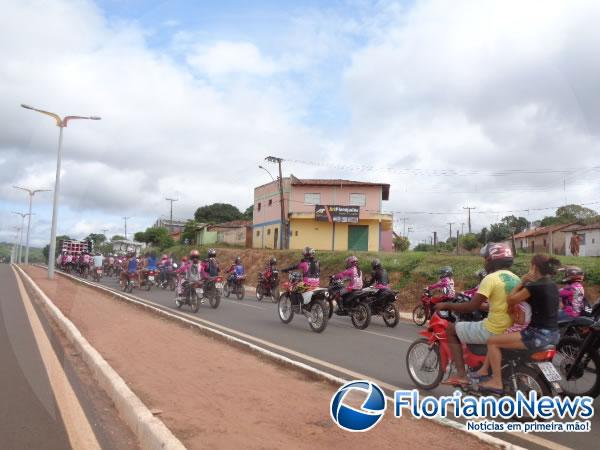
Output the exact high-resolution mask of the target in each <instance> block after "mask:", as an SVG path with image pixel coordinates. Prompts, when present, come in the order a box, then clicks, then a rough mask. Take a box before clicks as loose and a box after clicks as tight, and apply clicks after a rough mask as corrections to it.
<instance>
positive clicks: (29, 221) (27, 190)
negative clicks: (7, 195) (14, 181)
mask: <svg viewBox="0 0 600 450" xmlns="http://www.w3.org/2000/svg"><path fill="white" fill-rule="evenodd" d="M13 187H14V188H15V189H20V190H22V191H25V192H27V193H28V194H29V217H28V218H27V243H26V244H25V245H26V246H25V264H29V234H30V231H31V205H32V203H33V196H34V195H35V194H36V193H38V192H50V189H29V188H24V187H20V186H13Z"/></svg>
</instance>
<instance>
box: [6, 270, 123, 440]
mask: <svg viewBox="0 0 600 450" xmlns="http://www.w3.org/2000/svg"><path fill="white" fill-rule="evenodd" d="M52 361H54V363H55V364H53V363H52ZM56 363H57V364H56ZM81 370H82V369H81V367H79V363H78V362H77V361H74V357H72V355H69V354H66V353H65V348H64V347H63V345H62V344H61V339H60V338H59V337H58V336H57V335H56V334H55V333H54V332H53V330H52V327H51V326H50V324H49V323H48V321H47V320H46V318H45V316H44V314H43V313H41V311H40V310H39V307H38V306H37V305H36V304H35V302H34V301H31V299H30V297H29V295H27V294H24V295H22V292H21V291H20V290H19V286H18V284H17V280H16V277H15V274H14V272H13V271H12V269H11V267H10V266H9V265H8V264H0V448H5V449H15V450H18V449H36V450H37V449H51V450H60V449H70V448H74V447H79V448H81V446H80V445H79V444H81V443H82V442H85V443H86V444H85V445H86V447H87V448H103V449H116V448H125V447H124V446H123V445H126V446H127V447H128V448H131V446H133V448H135V442H134V441H133V442H132V439H133V437H132V434H131V433H130V431H128V430H127V429H126V428H125V426H124V425H123V424H120V423H119V424H117V425H115V424H114V422H116V419H115V418H114V417H105V416H103V414H104V415H106V414H110V408H109V407H110V402H109V400H108V398H107V397H103V393H102V391H101V390H100V389H99V388H98V387H95V386H92V385H90V381H91V378H87V375H86V374H85V373H84V372H82V371H81ZM107 408H108V409H107ZM78 412H79V414H78ZM65 417H66V418H67V419H66V420H65V419H64V418H65ZM107 421H108V422H107ZM85 433H88V434H87V435H86V434H85Z"/></svg>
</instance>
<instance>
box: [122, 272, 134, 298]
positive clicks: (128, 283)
mask: <svg viewBox="0 0 600 450" xmlns="http://www.w3.org/2000/svg"><path fill="white" fill-rule="evenodd" d="M136 278H137V273H126V274H125V282H124V283H123V292H129V293H130V294H131V293H132V292H133V288H134V287H135V280H136Z"/></svg>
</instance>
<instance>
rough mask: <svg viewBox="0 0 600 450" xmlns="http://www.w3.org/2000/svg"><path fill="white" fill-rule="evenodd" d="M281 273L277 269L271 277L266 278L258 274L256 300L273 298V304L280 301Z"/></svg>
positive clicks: (262, 274)
mask: <svg viewBox="0 0 600 450" xmlns="http://www.w3.org/2000/svg"><path fill="white" fill-rule="evenodd" d="M279 294H280V293H279V271H278V270H277V269H275V270H273V271H272V272H271V276H270V277H268V278H267V277H265V275H264V273H262V272H259V273H258V283H257V284H256V300H258V301H259V302H261V301H262V299H263V298H264V297H271V299H272V300H273V303H275V302H277V301H278V300H279Z"/></svg>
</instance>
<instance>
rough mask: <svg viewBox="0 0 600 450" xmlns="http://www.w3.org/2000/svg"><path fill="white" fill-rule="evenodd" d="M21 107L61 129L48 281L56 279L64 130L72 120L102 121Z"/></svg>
mask: <svg viewBox="0 0 600 450" xmlns="http://www.w3.org/2000/svg"><path fill="white" fill-rule="evenodd" d="M21 106H22V107H23V108H25V109H31V110H32V111H37V112H39V113H42V114H45V115H47V116H50V117H52V118H53V119H54V120H55V121H56V126H57V127H58V128H59V130H60V131H59V133H58V151H57V158H56V178H55V181H54V200H53V202H52V228H51V229H50V249H49V251H48V279H50V280H52V279H54V265H55V259H56V221H57V218H58V197H59V194H60V165H61V157H62V141H63V128H66V126H67V125H68V123H69V120H72V119H86V120H100V117H98V116H65V117H64V118H61V117H60V116H59V115H58V114H56V113H53V112H50V111H44V110H43V109H38V108H34V107H33V106H28V105H24V104H21Z"/></svg>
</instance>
